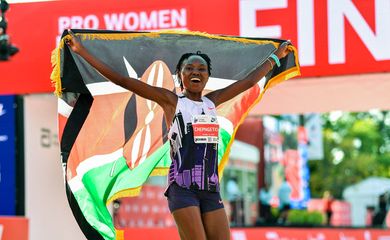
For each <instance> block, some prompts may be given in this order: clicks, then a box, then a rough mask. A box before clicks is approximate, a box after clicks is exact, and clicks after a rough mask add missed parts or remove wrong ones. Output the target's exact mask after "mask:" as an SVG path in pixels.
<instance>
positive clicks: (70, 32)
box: [68, 29, 76, 38]
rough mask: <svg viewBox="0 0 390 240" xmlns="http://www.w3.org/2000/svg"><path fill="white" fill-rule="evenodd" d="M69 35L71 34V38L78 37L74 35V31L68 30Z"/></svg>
mask: <svg viewBox="0 0 390 240" xmlns="http://www.w3.org/2000/svg"><path fill="white" fill-rule="evenodd" d="M68 33H69V35H70V36H72V37H73V38H75V37H76V36H75V35H74V33H73V31H72V30H70V29H68Z"/></svg>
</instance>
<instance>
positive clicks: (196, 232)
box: [172, 206, 206, 240]
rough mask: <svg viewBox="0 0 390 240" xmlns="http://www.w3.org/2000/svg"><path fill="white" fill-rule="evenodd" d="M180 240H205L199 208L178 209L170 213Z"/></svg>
mask: <svg viewBox="0 0 390 240" xmlns="http://www.w3.org/2000/svg"><path fill="white" fill-rule="evenodd" d="M172 215H173V218H174V219H175V222H176V225H177V228H178V230H179V234H180V238H181V239H182V240H206V233H205V229H204V227H203V223H202V217H201V215H200V210H199V207H195V206H191V207H186V208H180V209H177V210H175V211H173V212H172Z"/></svg>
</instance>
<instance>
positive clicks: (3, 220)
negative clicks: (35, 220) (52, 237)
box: [0, 217, 28, 240]
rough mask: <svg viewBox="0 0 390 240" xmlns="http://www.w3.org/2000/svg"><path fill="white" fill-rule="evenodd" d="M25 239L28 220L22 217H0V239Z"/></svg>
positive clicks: (26, 237)
mask: <svg viewBox="0 0 390 240" xmlns="http://www.w3.org/2000/svg"><path fill="white" fill-rule="evenodd" d="M16 239H17V240H27V239H28V220H27V218H22V217H0V240H16Z"/></svg>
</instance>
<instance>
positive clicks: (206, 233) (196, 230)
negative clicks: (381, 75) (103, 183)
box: [67, 30, 289, 240]
mask: <svg viewBox="0 0 390 240" xmlns="http://www.w3.org/2000/svg"><path fill="white" fill-rule="evenodd" d="M69 33H70V34H71V38H70V40H69V41H68V42H67V44H68V46H69V47H70V48H71V49H72V50H73V51H74V52H75V53H77V54H79V55H80V56H81V57H83V58H84V59H85V60H86V61H87V62H88V63H89V64H91V65H92V66H93V67H94V68H95V69H97V70H98V71H99V72H100V73H101V74H102V75H104V76H105V77H106V78H107V79H109V80H110V81H112V82H113V83H115V84H117V85H119V86H121V87H123V88H126V89H128V90H129V91H131V92H134V93H135V94H137V95H139V96H141V97H144V98H146V99H149V100H152V101H155V102H156V103H158V104H159V105H160V106H161V107H162V109H163V111H164V117H165V120H166V122H167V125H169V126H168V127H169V129H170V130H169V133H168V138H169V140H170V145H171V159H172V165H171V167H170V171H169V187H168V189H167V191H166V193H165V195H166V196H167V198H168V205H169V209H170V211H171V213H172V215H173V217H174V219H175V222H176V225H177V227H178V231H179V234H180V237H181V239H191V240H197V239H224V240H225V239H230V231H229V223H228V219H227V216H226V213H225V210H224V207H223V203H222V200H221V197H220V194H219V178H218V167H217V164H218V163H217V150H218V148H217V147H218V145H217V143H218V139H217V138H215V137H210V135H208V134H209V133H210V132H214V133H215V132H218V125H217V124H216V120H217V118H216V107H217V106H219V105H220V104H221V103H223V102H225V101H228V100H229V99H231V98H233V97H235V96H236V95H238V94H240V93H241V92H243V91H245V90H247V89H249V88H251V87H252V86H254V85H255V84H257V82H258V81H259V80H260V79H262V78H263V77H264V76H265V75H266V74H267V73H268V72H269V71H270V70H271V69H272V68H273V67H274V65H275V64H276V63H279V61H278V60H279V59H280V58H283V57H285V56H286V55H287V54H288V52H289V50H288V44H289V43H288V42H285V43H283V44H281V45H280V46H279V48H278V49H277V51H276V52H275V54H273V55H272V56H271V57H270V58H269V59H267V60H266V61H265V62H264V63H263V64H262V65H261V66H259V67H258V68H256V69H255V70H253V71H252V72H251V73H250V74H249V75H248V76H247V77H246V78H245V79H243V80H241V81H237V82H235V83H233V84H231V85H230V86H228V87H226V88H224V89H220V90H216V91H213V92H210V93H208V94H206V95H205V96H203V95H202V93H203V90H204V88H205V85H206V83H207V81H208V79H209V76H210V74H211V63H210V62H211V61H210V58H209V57H208V56H207V55H206V54H203V53H200V52H196V53H186V54H184V55H183V56H182V57H181V58H180V60H179V62H178V64H177V68H176V74H177V76H178V79H179V81H180V86H181V89H182V93H181V94H179V95H177V94H176V93H174V92H172V91H170V90H167V89H164V88H158V87H154V86H150V85H148V84H146V83H143V82H142V81H138V80H137V79H132V78H130V77H126V76H122V75H120V74H118V73H116V72H115V71H113V70H112V69H111V68H110V67H109V66H107V65H105V64H104V63H102V62H101V61H100V60H99V59H96V58H95V57H94V56H92V55H91V54H90V53H89V52H88V51H87V49H85V48H84V47H83V46H82V44H81V43H80V41H79V40H78V39H77V37H76V36H74V34H73V33H72V32H71V31H70V30H69Z"/></svg>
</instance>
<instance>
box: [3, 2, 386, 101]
mask: <svg viewBox="0 0 390 240" xmlns="http://www.w3.org/2000/svg"><path fill="white" fill-rule="evenodd" d="M215 9H218V11H215ZM275 16H277V17H275ZM6 17H7V20H8V29H7V34H9V36H10V39H11V41H12V43H13V44H14V45H16V46H17V47H18V48H19V49H20V52H19V53H18V54H16V55H15V56H13V57H12V58H11V60H10V61H8V62H0V71H1V72H2V77H1V79H0V94H5V93H8V94H10V93H12V94H17V93H42V92H51V91H52V87H51V85H50V83H49V82H48V81H47V79H48V76H49V74H50V72H51V67H50V62H49V57H48V56H50V53H51V51H52V49H53V48H54V47H55V46H56V44H57V42H58V40H59V39H60V36H61V34H62V32H63V31H64V30H65V29H67V28H78V29H80V28H82V29H106V30H123V31H155V30H164V29H165V30H167V29H188V30H191V31H201V32H208V33H213V34H224V35H233V36H242V37H257V38H259V37H261V38H279V39H291V41H292V42H293V43H294V45H295V46H297V48H298V50H299V59H300V61H301V64H302V76H303V77H313V76H334V75H345V74H361V73H373V72H389V71H390V49H389V48H386V47H383V46H386V44H387V43H388V42H390V28H389V27H388V23H389V22H390V3H389V1H388V0H375V1H367V0H344V1H334V0H324V1H314V0H288V1H287V0H282V1H268V0H214V1H207V0H199V1H196V2H195V1H189V0H187V1H183V0H165V1H154V0H143V1H125V0H117V1H113V0H106V1H93V0H83V4H79V1H75V0H67V1H48V2H46V1H45V2H34V3H16V4H10V9H9V11H7V13H6ZM37 26H45V27H37ZM26 29H34V31H26ZM20 69H23V71H20ZM345 81H348V79H346V80H345ZM15 83H17V84H15Z"/></svg>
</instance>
